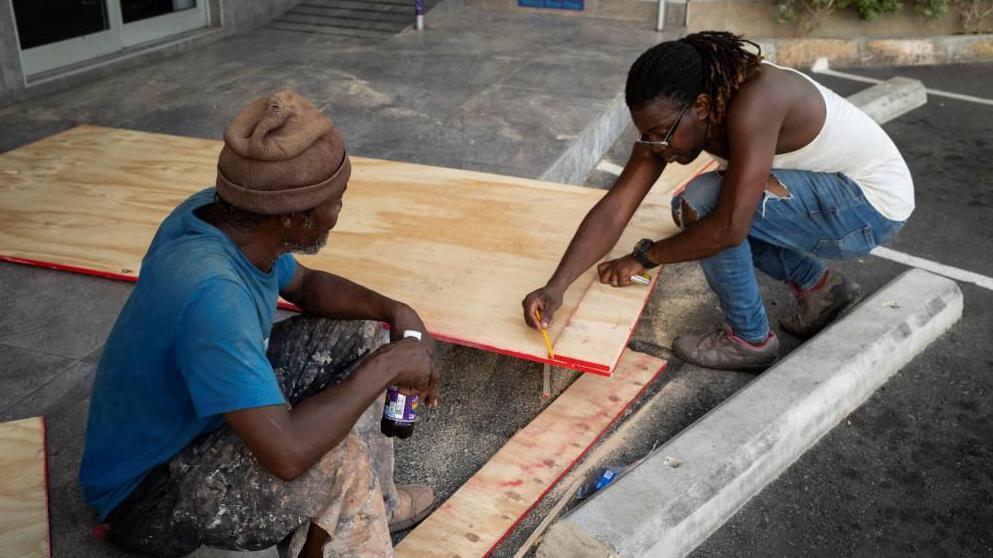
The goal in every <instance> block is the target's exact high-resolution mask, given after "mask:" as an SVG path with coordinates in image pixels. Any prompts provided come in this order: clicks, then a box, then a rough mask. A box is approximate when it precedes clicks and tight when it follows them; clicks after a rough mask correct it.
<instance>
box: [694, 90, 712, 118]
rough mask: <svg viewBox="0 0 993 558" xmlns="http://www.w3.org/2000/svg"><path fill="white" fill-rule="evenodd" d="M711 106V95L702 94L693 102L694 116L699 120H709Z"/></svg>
mask: <svg viewBox="0 0 993 558" xmlns="http://www.w3.org/2000/svg"><path fill="white" fill-rule="evenodd" d="M710 106H711V105H710V95H707V94H706V93H700V94H699V95H697V96H696V100H694V101H693V116H694V117H696V119H697V120H701V121H703V120H707V117H708V116H710Z"/></svg>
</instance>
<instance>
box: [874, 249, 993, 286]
mask: <svg viewBox="0 0 993 558" xmlns="http://www.w3.org/2000/svg"><path fill="white" fill-rule="evenodd" d="M870 254H872V255H873V256H877V257H880V258H883V259H885V260H890V261H894V262H897V263H902V264H904V265H909V266H911V267H916V268H919V269H923V270H925V271H930V272H931V273H937V274H938V275H944V276H945V277H948V278H949V279H955V280H956V281H962V282H964V283H972V284H973V285H979V286H980V287H982V288H984V289H989V290H991V291H993V277H987V276H985V275H980V274H978V273H973V272H971V271H966V270H964V269H959V268H957V267H952V266H950V265H945V264H940V263H938V262H932V261H931V260H925V259H924V258H918V257H917V256H911V255H910V254H904V253H903V252H897V251H896V250H891V249H889V248H886V247H884V246H880V247H878V248H876V249H875V250H873V251H872V252H870Z"/></svg>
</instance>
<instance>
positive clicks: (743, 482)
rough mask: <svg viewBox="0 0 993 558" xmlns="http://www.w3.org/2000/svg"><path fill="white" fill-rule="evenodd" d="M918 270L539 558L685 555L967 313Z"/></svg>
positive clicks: (565, 531) (572, 520)
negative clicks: (963, 312) (963, 313)
mask: <svg viewBox="0 0 993 558" xmlns="http://www.w3.org/2000/svg"><path fill="white" fill-rule="evenodd" d="M962 307H963V302H962V291H961V290H960V289H959V287H958V285H957V284H956V283H955V282H954V281H951V280H949V279H946V278H944V277H940V276H938V275H934V274H931V273H928V272H926V271H921V270H918V269H913V270H910V271H907V272H905V273H904V274H903V275H901V276H900V277H898V278H897V279H895V280H893V281H892V282H891V283H890V284H889V285H887V286H886V287H885V288H883V289H881V290H880V291H879V292H877V293H876V294H875V295H873V296H872V297H870V298H869V299H868V300H866V301H865V302H863V303H862V304H861V305H859V306H858V307H857V308H856V309H855V310H854V311H853V312H852V313H851V314H850V315H849V316H847V317H846V318H845V319H844V320H842V321H840V322H838V323H835V324H834V325H832V326H831V327H829V328H828V329H827V330H825V331H824V332H822V333H821V334H820V335H818V336H817V337H816V338H815V339H813V340H812V341H810V342H808V343H807V344H806V345H804V346H803V347H801V348H800V349H797V350H796V351H794V352H793V353H792V354H790V355H789V356H788V357H787V358H786V359H785V360H783V361H782V362H781V363H780V364H778V365H776V366H775V367H773V368H772V369H770V370H768V371H766V372H765V373H764V374H762V375H761V376H759V377H758V378H757V379H756V380H754V381H753V382H751V383H750V384H749V385H748V386H746V387H745V388H743V389H742V390H741V391H740V392H738V393H737V394H736V395H734V396H733V397H731V398H730V399H728V400H727V401H725V402H724V403H723V404H721V405H720V406H718V407H717V408H715V409H714V410H713V411H711V412H710V413H708V414H707V415H706V416H704V417H703V418H702V419H700V420H699V421H698V422H696V423H695V424H694V425H693V426H692V427H690V428H688V429H686V430H685V431H683V432H682V433H681V434H679V435H678V436H677V437H675V438H674V439H672V440H670V441H669V442H668V443H667V444H666V445H664V446H662V447H661V448H660V449H659V450H658V451H656V452H655V453H654V454H652V455H651V456H650V457H649V458H648V459H647V460H646V461H645V462H643V463H642V464H641V465H639V466H638V467H637V468H636V469H633V470H632V471H630V472H629V473H628V474H626V475H624V476H623V477H622V478H620V479H619V480H617V481H616V482H615V483H614V484H613V485H612V486H611V487H610V488H608V489H606V490H604V491H603V492H602V493H600V494H598V495H597V496H596V497H594V498H593V499H591V500H590V501H589V502H588V503H587V504H585V505H583V506H581V507H579V508H577V509H576V510H574V511H573V513H572V514H571V515H569V516H568V517H567V518H565V519H564V520H562V521H560V522H559V523H557V524H555V525H554V526H553V527H552V528H551V529H550V530H549V531H548V533H547V534H546V535H545V538H544V540H543V542H542V544H541V546H540V547H539V549H538V556H541V557H566V556H568V557H570V558H579V557H587V556H588V557H593V556H597V557H603V556H652V557H667V556H685V555H686V554H688V553H689V552H690V551H692V550H693V549H694V548H696V546H697V545H699V544H700V543H701V542H703V541H704V540H706V538H707V537H708V536H709V535H710V534H711V533H713V532H714V531H715V530H716V529H717V528H718V527H720V526H721V525H722V524H723V523H724V522H725V521H726V520H727V519H728V518H729V517H731V516H732V515H733V514H734V513H735V512H736V511H737V510H738V509H739V508H740V507H741V506H742V505H743V504H745V502H747V501H748V500H749V498H751V497H752V496H753V495H755V494H757V493H758V492H760V491H761V490H762V488H763V487H764V486H765V485H766V484H768V483H769V482H770V481H772V480H773V479H775V478H776V477H777V476H778V475H779V474H780V473H781V472H782V471H784V470H785V469H786V468H787V467H789V466H790V464H792V463H793V462H794V461H795V460H796V459H797V458H798V457H799V456H800V455H802V454H803V452H804V451H805V450H806V449H807V448H809V447H810V446H812V445H813V444H814V443H816V442H817V440H818V439H820V437H821V436H823V435H824V434H825V433H827V432H828V431H829V430H831V428H832V427H834V426H835V425H836V424H838V422H840V421H841V419H843V418H844V417H845V416H846V415H848V414H849V413H850V412H851V411H853V410H854V409H856V408H857V407H858V406H859V405H861V403H862V402H864V401H865V400H866V399H867V398H868V397H869V396H870V395H872V393H873V392H874V391H875V390H876V388H878V387H879V386H880V385H882V384H883V383H884V382H886V380H887V379H889V377H890V376H891V375H892V374H894V373H895V372H896V371H897V370H899V369H900V368H902V367H903V366H904V365H905V364H906V363H907V362H909V361H910V360H911V359H912V358H913V357H914V356H915V355H916V354H917V353H918V352H920V351H921V350H923V349H924V348H925V347H927V345H928V344H929V343H930V342H931V341H933V340H934V339H935V338H936V337H938V336H939V335H941V334H942V333H943V332H945V331H946V330H947V329H948V328H949V327H951V326H952V324H954V323H955V322H956V321H958V319H959V318H960V317H961V315H962Z"/></svg>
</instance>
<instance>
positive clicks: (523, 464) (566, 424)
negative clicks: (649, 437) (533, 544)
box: [395, 350, 666, 557]
mask: <svg viewBox="0 0 993 558" xmlns="http://www.w3.org/2000/svg"><path fill="white" fill-rule="evenodd" d="M665 364H666V363H665V361H663V360H661V359H658V358H655V357H652V356H650V355H646V354H642V353H636V352H634V351H630V350H626V351H624V354H623V355H622V357H621V359H620V362H619V363H618V365H617V368H616V370H615V374H614V376H613V377H612V378H604V377H600V376H593V375H585V376H581V377H580V378H578V379H577V380H576V381H575V382H573V384H572V385H571V386H569V388H567V389H566V390H565V391H564V392H563V393H562V395H560V396H559V397H558V398H557V399H556V400H555V401H554V402H553V403H552V404H551V405H549V406H548V407H547V408H546V409H545V410H544V411H542V413H541V414H540V415H538V417H536V418H535V419H534V420H533V421H532V422H531V423H530V424H529V425H528V426H526V427H525V428H524V429H522V430H521V431H519V432H518V433H517V434H515V435H514V436H513V437H512V438H511V439H510V440H509V441H508V442H507V443H506V444H505V445H504V446H503V447H502V448H501V449H500V450H499V451H498V452H497V453H496V454H495V455H494V456H493V457H492V458H491V459H490V460H489V461H488V462H487V463H486V464H485V465H484V466H483V467H482V468H481V469H480V470H479V471H477V472H476V474H475V475H473V476H472V477H471V478H470V479H469V480H468V481H467V482H466V483H465V484H464V485H463V486H462V487H461V488H459V490H457V491H456V492H455V494H453V495H452V497H451V498H449V499H448V501H446V502H445V503H444V504H442V505H441V506H440V507H439V508H438V509H437V510H435V512H434V513H433V514H432V515H431V516H429V517H428V518H427V519H426V520H425V521H424V522H423V523H421V525H420V526H418V527H417V528H415V529H414V530H413V531H412V532H411V533H410V534H408V535H407V537H405V538H404V539H403V541H401V542H400V544H399V545H397V547H396V549H395V553H396V555H397V556H398V557H433V556H437V557H441V556H445V557H451V556H462V557H468V556H483V555H487V554H489V553H490V552H492V550H493V548H494V547H495V546H496V545H498V544H499V543H500V542H501V541H502V540H503V539H504V538H505V537H506V536H507V535H508V534H509V533H510V532H511V531H512V530H513V529H514V528H515V527H516V526H517V525H518V524H519V523H520V522H521V521H522V520H523V519H524V517H526V516H527V514H528V513H530V512H531V510H532V509H534V507H535V506H536V505H537V504H538V503H539V502H540V501H541V499H542V498H544V497H545V495H546V494H548V492H549V491H551V490H552V489H553V488H554V486H555V485H556V484H557V483H558V482H559V481H560V480H561V479H562V478H563V477H564V476H565V475H566V474H568V473H569V471H571V470H572V469H573V468H574V467H575V465H576V463H578V461H579V460H580V459H581V458H582V457H583V456H584V455H585V454H586V453H587V452H588V451H589V449H590V447H592V446H593V445H594V444H595V443H596V442H597V441H598V440H599V439H600V438H601V437H602V436H603V435H604V434H605V433H606V431H607V430H608V429H609V428H610V427H611V426H612V425H613V424H614V422H616V420H617V418H618V417H620V416H621V415H623V413H624V412H625V411H626V410H627V409H628V407H629V406H630V405H631V404H632V403H633V402H634V401H636V400H637V399H638V397H640V396H641V394H642V393H644V391H645V389H647V387H648V385H649V384H650V383H651V382H652V381H653V380H654V379H655V378H657V377H658V375H659V374H661V373H662V371H663V369H664V367H665ZM539 480H540V481H541V482H537V481H539Z"/></svg>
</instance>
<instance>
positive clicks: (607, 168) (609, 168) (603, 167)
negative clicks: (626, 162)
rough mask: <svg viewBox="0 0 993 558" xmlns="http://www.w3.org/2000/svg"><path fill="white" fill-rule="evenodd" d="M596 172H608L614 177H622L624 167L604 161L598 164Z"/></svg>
mask: <svg viewBox="0 0 993 558" xmlns="http://www.w3.org/2000/svg"><path fill="white" fill-rule="evenodd" d="M596 170H600V171H603V172H608V173H610V174H612V175H614V176H620V175H621V171H623V170H624V167H622V166H620V165H615V164H614V163H611V162H610V161H608V160H606V159H603V160H602V161H600V162H599V163H597V165H596Z"/></svg>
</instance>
